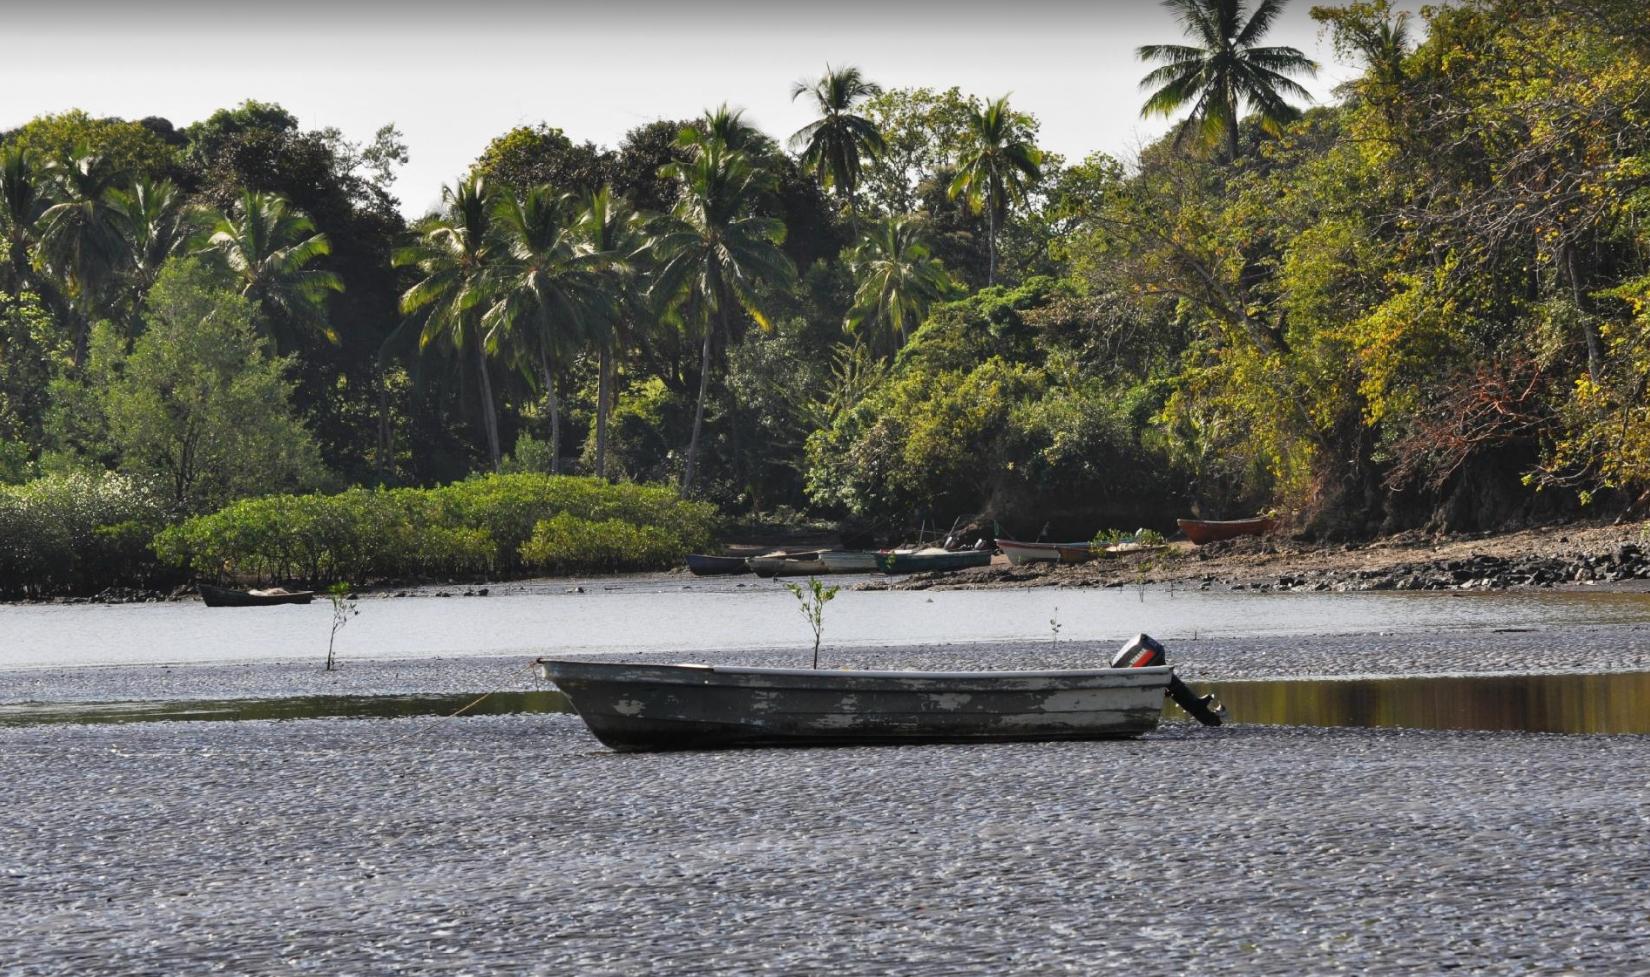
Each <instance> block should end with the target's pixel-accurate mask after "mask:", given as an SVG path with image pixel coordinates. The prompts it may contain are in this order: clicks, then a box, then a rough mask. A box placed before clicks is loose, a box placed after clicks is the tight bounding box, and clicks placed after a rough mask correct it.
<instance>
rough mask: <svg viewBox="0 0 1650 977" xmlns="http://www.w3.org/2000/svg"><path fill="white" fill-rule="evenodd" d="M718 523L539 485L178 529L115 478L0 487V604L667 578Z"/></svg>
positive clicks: (307, 507) (517, 479) (556, 484)
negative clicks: (623, 575)
mask: <svg viewBox="0 0 1650 977" xmlns="http://www.w3.org/2000/svg"><path fill="white" fill-rule="evenodd" d="M716 521H717V515H716V511H715V508H714V507H713V506H711V505H709V504H707V503H703V502H693V501H688V500H684V499H683V498H681V497H680V495H678V494H677V492H676V491H675V490H674V489H671V488H667V487H663V486H656V485H639V484H631V483H625V484H617V485H615V484H609V483H607V482H604V481H602V480H600V479H594V478H582V477H572V476H553V475H539V474H514V475H488V476H483V477H478V478H471V479H467V480H465V481H462V482H454V483H452V484H450V485H444V486H440V487H437V488H429V489H417V488H397V489H362V488H356V489H350V490H348V491H345V492H340V493H337V494H331V495H329V494H320V493H316V494H307V495H269V496H263V497H259V498H251V499H243V500H241V501H239V502H235V503H232V504H231V505H229V506H227V507H225V508H223V509H220V510H218V511H217V512H213V513H210V514H206V515H200V516H195V517H192V518H187V519H183V520H181V521H175V522H171V524H168V520H167V519H166V517H165V511H164V509H163V508H162V507H161V506H160V505H159V504H158V503H156V502H155V501H154V499H153V497H152V496H151V495H149V494H148V493H146V492H145V491H144V490H143V489H142V487H141V486H140V485H137V484H136V483H133V482H130V481H129V480H125V479H121V478H119V477H117V476H108V477H102V478H93V477H79V476H77V477H73V478H66V479H62V480H57V481H52V482H49V483H45V484H42V483H35V484H34V485H33V486H31V487H29V489H28V490H27V491H20V490H7V489H0V553H4V554H5V559H4V560H3V561H0V596H5V597H8V598H12V599H17V598H24V599H29V598H35V599H39V598H47V597H67V596H88V595H97V598H98V599H101V600H111V601H119V600H136V599H153V598H154V597H157V596H161V595H162V594H164V593H165V592H166V591H168V590H171V589H173V588H176V587H179V586H181V585H183V584H185V583H186V582H187V581H189V580H192V579H215V580H236V581H259V582H265V581H280V582H286V583H302V584H309V585H321V584H326V583H331V582H334V581H339V580H349V581H353V582H356V583H370V582H376V581H413V582H420V581H431V580H454V579H464V580H482V579H495V578H500V577H515V576H528V575H536V574H547V575H562V574H572V573H620V572H630V571H642V570H661V569H666V568H668V567H671V566H674V565H676V564H678V563H679V562H680V561H681V559H682V557H683V556H684V555H685V554H686V553H687V552H689V551H690V550H695V549H701V548H704V547H705V546H707V545H708V544H709V543H710V541H711V539H712V536H713V532H714V529H715V526H716Z"/></svg>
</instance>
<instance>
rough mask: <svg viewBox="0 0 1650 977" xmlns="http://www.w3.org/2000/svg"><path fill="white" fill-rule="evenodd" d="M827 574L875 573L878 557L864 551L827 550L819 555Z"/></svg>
mask: <svg viewBox="0 0 1650 977" xmlns="http://www.w3.org/2000/svg"><path fill="white" fill-rule="evenodd" d="M819 562H821V563H823V564H825V572H826V573H875V572H876V570H877V555H876V554H875V553H867V552H865V551H864V550H826V551H825V552H823V553H821V554H819Z"/></svg>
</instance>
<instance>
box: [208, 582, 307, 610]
mask: <svg viewBox="0 0 1650 977" xmlns="http://www.w3.org/2000/svg"><path fill="white" fill-rule="evenodd" d="M196 587H197V589H198V590H199V591H200V594H201V601H202V602H203V603H205V604H206V606H207V607H274V606H276V605H278V604H308V603H309V602H310V601H311V600H313V599H314V598H315V594H314V592H313V591H307V590H300V591H294V592H292V593H287V594H253V593H248V592H247V591H244V590H230V589H229V588H227V587H214V586H212V585H211V584H204V583H203V584H197V585H196Z"/></svg>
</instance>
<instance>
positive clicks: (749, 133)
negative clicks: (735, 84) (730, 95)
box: [676, 102, 774, 166]
mask: <svg viewBox="0 0 1650 977" xmlns="http://www.w3.org/2000/svg"><path fill="white" fill-rule="evenodd" d="M707 142H716V143H721V145H722V148H723V149H728V150H732V151H733V152H736V153H744V154H745V155H746V156H748V157H749V158H750V162H751V163H752V164H753V165H756V166H760V165H761V164H762V163H763V162H764V161H765V157H767V156H769V155H770V154H772V153H773V151H774V144H773V140H771V139H769V138H768V137H767V136H766V135H764V134H763V132H762V130H760V129H758V128H756V127H755V126H753V125H751V124H750V123H749V122H746V121H745V110H744V109H736V108H731V107H729V106H728V103H726V102H723V103H722V104H721V105H718V106H717V107H716V108H714V109H706V110H705V114H704V115H703V116H701V117H700V118H699V122H698V124H697V125H690V126H688V127H687V128H685V129H683V130H682V131H681V133H680V134H679V135H678V136H677V137H676V145H678V146H681V147H682V148H684V149H691V150H695V151H697V149H698V148H699V147H700V146H703V145H704V144H705V143H707Z"/></svg>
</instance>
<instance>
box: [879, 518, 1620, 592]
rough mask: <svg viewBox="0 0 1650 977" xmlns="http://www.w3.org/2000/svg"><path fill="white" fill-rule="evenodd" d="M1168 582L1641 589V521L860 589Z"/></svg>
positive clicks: (1301, 545)
mask: <svg viewBox="0 0 1650 977" xmlns="http://www.w3.org/2000/svg"><path fill="white" fill-rule="evenodd" d="M1137 585H1145V586H1152V585H1174V586H1186V587H1191V588H1196V589H1202V590H1217V589H1218V590H1259V591H1287V590H1302V591H1349V590H1475V589H1512V588H1553V587H1608V588H1611V589H1617V590H1639V589H1643V590H1650V523H1627V524H1622V525H1587V524H1576V523H1572V524H1569V525H1564V526H1550V527H1543V528H1539V529H1526V530H1520V531H1518V532H1511V533H1497V534H1482V533H1480V534H1472V535H1462V536H1448V537H1443V538H1434V537H1430V536H1425V535H1422V534H1419V533H1407V534H1404V535H1400V536H1393V537H1389V538H1386V539H1379V540H1375V541H1373V542H1369V543H1362V544H1358V543H1347V544H1337V545H1334V546H1325V545H1323V544H1318V543H1310V542H1305V541H1301V540H1294V539H1290V538H1288V537H1286V536H1276V535H1275V536H1268V537H1252V538H1247V539H1236V540H1230V541H1228V542H1224V543H1213V544H1210V545H1208V546H1201V547H1199V546H1193V545H1191V544H1190V543H1187V542H1176V543H1170V544H1169V545H1167V546H1165V547H1163V548H1161V549H1157V550H1151V551H1146V552H1141V553H1132V554H1128V555H1125V556H1120V557H1117V558H1115V559H1106V560H1096V561H1093V562H1090V563H1082V564H1075V565H1060V564H1052V563H1034V564H1028V565H1022V566H1013V565H1010V564H1009V563H1007V562H1006V561H1005V560H1004V559H1003V558H1002V557H1000V556H999V557H997V559H996V560H995V561H994V562H993V563H992V565H991V566H989V567H980V568H978V569H973V570H963V571H959V572H956V573H949V574H917V575H915V576H912V577H908V578H905V579H903V580H897V581H891V582H889V583H886V584H884V583H881V582H872V583H870V584H866V585H863V586H865V587H866V588H867V589H882V588H887V589H894V590H926V589H946V590H983V589H994V588H1007V587H1125V586H1137Z"/></svg>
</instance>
